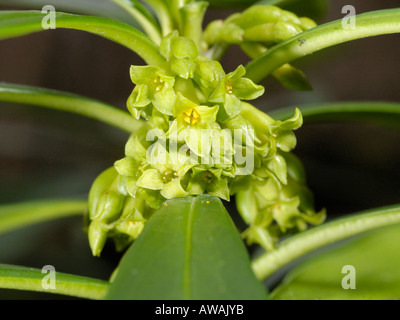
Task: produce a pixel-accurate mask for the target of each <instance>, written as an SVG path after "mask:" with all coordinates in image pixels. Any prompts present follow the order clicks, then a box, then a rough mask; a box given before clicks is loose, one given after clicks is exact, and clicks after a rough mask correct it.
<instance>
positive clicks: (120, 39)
mask: <svg viewBox="0 0 400 320" xmlns="http://www.w3.org/2000/svg"><path fill="white" fill-rule="evenodd" d="M45 16H46V13H42V12H40V11H0V40H1V39H8V38H14V37H20V36H23V35H27V34H30V33H34V32H38V31H44V30H45V29H43V27H42V20H43V18H44V17H45ZM55 21H56V28H61V29H63V28H65V29H75V30H82V31H87V32H90V33H93V34H96V35H99V36H102V37H104V38H106V39H109V40H112V41H114V42H116V43H118V44H120V45H123V46H125V47H127V48H128V49H130V50H132V51H133V52H136V53H137V54H138V55H139V56H140V57H141V58H142V59H143V60H144V61H146V62H147V63H148V64H155V65H158V64H161V63H163V61H164V58H163V57H162V56H161V55H160V54H159V52H158V47H157V45H156V44H155V43H154V42H153V41H151V40H150V38H149V37H147V36H146V35H145V34H143V33H142V32H140V31H139V30H137V29H135V28H134V27H132V26H129V25H127V24H125V23H123V22H120V21H116V20H112V19H108V18H100V17H92V16H82V15H73V14H68V13H62V12H57V13H55ZM50 30H51V29H50Z"/></svg>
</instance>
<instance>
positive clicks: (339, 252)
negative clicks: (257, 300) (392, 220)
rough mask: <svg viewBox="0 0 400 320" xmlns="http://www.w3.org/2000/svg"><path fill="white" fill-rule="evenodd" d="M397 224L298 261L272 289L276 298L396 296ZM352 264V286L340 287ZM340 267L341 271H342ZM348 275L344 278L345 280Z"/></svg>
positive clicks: (399, 275)
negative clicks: (347, 267) (352, 287)
mask: <svg viewBox="0 0 400 320" xmlns="http://www.w3.org/2000/svg"><path fill="white" fill-rule="evenodd" d="M399 252H400V226H399V225H395V226H391V227H387V228H383V229H380V230H379V231H375V232H372V233H370V234H368V235H365V236H363V237H360V238H357V239H355V240H353V241H351V242H350V243H349V242H346V243H344V244H341V245H340V246H339V247H335V248H333V249H332V248H331V249H330V250H328V251H325V252H324V253H320V254H318V255H317V256H315V257H313V258H312V259H310V260H308V261H306V262H304V263H302V264H300V265H299V266H298V267H296V268H295V269H294V270H292V271H291V272H290V273H289V274H288V275H287V276H286V277H285V279H284V280H283V283H282V284H281V285H280V286H279V287H278V288H277V289H276V290H275V291H274V292H273V293H272V297H273V299H276V300H292V299H296V300H311V299H313V300H315V299H318V300H323V299H329V300H333V299H335V300H336V299H340V300H354V299H362V300H378V299H384V300H389V299H395V300H398V299H399V298H400V255H399ZM344 266H353V267H354V271H355V273H354V274H355V278H354V284H355V289H350V288H349V289H346V290H345V289H343V287H342V281H343V278H344V277H346V276H347V275H349V274H350V272H351V271H346V270H343V267H344ZM342 270H343V273H342ZM349 281H350V280H348V278H345V279H344V283H345V284H349Z"/></svg>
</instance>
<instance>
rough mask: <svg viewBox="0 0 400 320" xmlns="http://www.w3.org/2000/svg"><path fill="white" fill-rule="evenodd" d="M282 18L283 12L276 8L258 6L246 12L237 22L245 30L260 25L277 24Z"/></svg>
mask: <svg viewBox="0 0 400 320" xmlns="http://www.w3.org/2000/svg"><path fill="white" fill-rule="evenodd" d="M281 16H282V10H281V9H280V8H278V7H275V6H265V5H258V6H252V7H250V8H248V9H247V10H245V11H244V12H243V13H242V15H241V17H240V18H239V19H237V20H236V21H235V22H236V24H237V25H238V26H240V27H241V28H243V29H248V28H252V27H255V26H257V25H260V24H265V23H274V22H277V21H278V20H279V19H280V18H281Z"/></svg>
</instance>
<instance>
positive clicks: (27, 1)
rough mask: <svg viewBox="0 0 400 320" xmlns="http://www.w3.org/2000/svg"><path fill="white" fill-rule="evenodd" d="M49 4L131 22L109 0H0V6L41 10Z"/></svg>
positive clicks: (71, 10) (125, 14)
mask: <svg viewBox="0 0 400 320" xmlns="http://www.w3.org/2000/svg"><path fill="white" fill-rule="evenodd" d="M46 5H51V6H53V7H54V8H55V9H56V10H57V11H63V12H69V13H78V14H88V15H94V16H101V17H107V18H112V19H117V20H120V21H123V22H125V23H132V17H131V16H130V15H129V14H128V13H127V12H125V11H124V10H123V9H122V8H120V7H119V6H117V5H116V4H115V3H113V2H112V1H110V0H96V1H93V0H68V1H65V0H1V2H0V6H7V7H12V8H21V9H22V10H24V9H32V10H41V9H42V8H43V7H44V6H46Z"/></svg>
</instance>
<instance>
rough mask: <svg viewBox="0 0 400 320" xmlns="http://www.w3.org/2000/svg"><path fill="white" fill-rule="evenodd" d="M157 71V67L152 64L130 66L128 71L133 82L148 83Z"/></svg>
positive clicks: (137, 83)
mask: <svg viewBox="0 0 400 320" xmlns="http://www.w3.org/2000/svg"><path fill="white" fill-rule="evenodd" d="M158 72H159V68H158V67H153V66H131V68H130V70H129V73H130V76H131V80H132V82H133V83H134V84H136V85H139V84H143V85H148V84H149V82H151V81H152V80H153V79H154V78H155V77H156V76H157V75H158Z"/></svg>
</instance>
